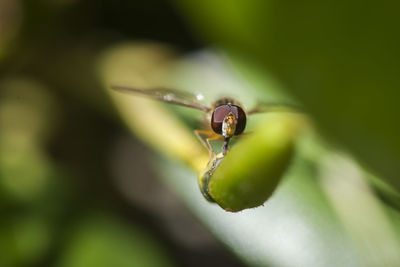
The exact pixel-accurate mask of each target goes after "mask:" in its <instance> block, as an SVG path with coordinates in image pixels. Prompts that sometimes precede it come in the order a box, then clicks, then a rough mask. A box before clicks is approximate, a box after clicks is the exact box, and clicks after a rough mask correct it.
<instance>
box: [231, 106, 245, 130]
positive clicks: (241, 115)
mask: <svg viewBox="0 0 400 267" xmlns="http://www.w3.org/2000/svg"><path fill="white" fill-rule="evenodd" d="M232 108H234V109H235V111H236V113H235V112H233V114H235V117H236V120H237V124H236V131H235V135H239V134H241V133H243V131H244V129H245V128H246V113H245V112H244V110H243V109H242V108H241V107H239V106H232Z"/></svg>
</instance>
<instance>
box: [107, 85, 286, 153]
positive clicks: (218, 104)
mask: <svg viewBox="0 0 400 267" xmlns="http://www.w3.org/2000/svg"><path fill="white" fill-rule="evenodd" d="M112 88H113V89H114V90H116V91H119V92H123V93H131V94H136V95H141V96H144V97H149V98H152V99H155V100H159V101H163V102H166V103H171V104H175V105H180V106H185V107H190V108H194V109H197V110H201V111H202V112H204V114H205V116H206V119H207V121H208V122H209V126H210V129H208V130H206V129H201V130H200V129H198V130H194V133H195V135H196V137H197V138H198V139H199V140H200V142H201V143H202V144H203V146H204V147H205V148H207V150H208V151H209V153H210V158H212V156H213V155H215V152H214V150H213V148H212V146H211V144H210V141H211V140H221V139H222V140H223V146H222V155H223V156H225V155H226V154H227V152H228V149H229V142H230V140H231V139H232V138H233V137H237V136H239V135H241V134H242V133H243V132H244V130H245V128H246V121H247V116H248V115H251V114H255V113H261V112H266V111H267V110H269V109H270V108H274V107H278V108H279V107H281V106H282V105H277V104H268V105H264V106H262V105H258V106H256V107H255V108H253V109H251V110H250V111H248V112H246V111H245V109H244V107H243V106H242V105H241V104H240V103H239V102H238V101H236V100H234V99H233V98H229V97H223V98H220V99H218V100H216V101H214V102H213V103H212V105H211V106H206V105H203V104H202V103H200V102H199V100H200V99H201V97H202V96H201V95H195V94H192V93H189V92H184V91H179V90H174V89H168V88H162V87H160V88H150V89H138V88H134V87H129V86H120V85H115V86H112ZM199 96H200V97H199ZM265 108H267V109H265Z"/></svg>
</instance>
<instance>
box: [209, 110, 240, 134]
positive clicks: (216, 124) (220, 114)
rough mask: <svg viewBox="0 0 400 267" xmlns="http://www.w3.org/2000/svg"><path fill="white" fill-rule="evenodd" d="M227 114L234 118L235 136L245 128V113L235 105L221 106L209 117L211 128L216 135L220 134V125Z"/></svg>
mask: <svg viewBox="0 0 400 267" xmlns="http://www.w3.org/2000/svg"><path fill="white" fill-rule="evenodd" d="M229 113H232V114H233V115H234V116H235V118H236V123H237V124H236V130H235V135H239V134H241V133H242V132H243V131H244V129H245V128H246V113H245V112H244V110H243V109H242V108H241V107H239V106H236V105H221V106H218V107H216V108H215V110H214V112H213V114H212V116H211V128H212V129H213V131H214V132H216V133H217V134H222V123H223V121H224V118H225V116H226V115H228V114H229Z"/></svg>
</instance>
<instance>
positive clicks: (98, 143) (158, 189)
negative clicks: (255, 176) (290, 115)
mask: <svg viewBox="0 0 400 267" xmlns="http://www.w3.org/2000/svg"><path fill="white" fill-rule="evenodd" d="M399 8H400V4H399V3H398V2H396V1H381V2H379V3H378V2H372V1H323V2H321V1H315V0H310V1H302V2H284V1H277V0H268V1H263V0H251V1H245V0H242V1H241V0H238V1H222V0H213V1H210V0H204V1H180V0H170V1H166V0H149V1H127V0H126V1H121V0H119V1H111V0H106V1H95V0H86V1H84V0H53V1H50V0H39V1H28V0H26V1H22V0H1V1H0V266H85V267H86V266H221V265H224V266H246V265H249V266H399V265H400V216H399V215H400V214H399V208H400V196H399V193H398V191H399V190H400V177H399V173H400V124H399V119H398V116H399V114H400V108H399V105H398V103H397V102H398V100H399V99H400V91H399V89H400V81H399V79H398V78H399V73H400V67H399V62H400V52H399V51H400V50H399V47H400V36H399V34H398V25H400V21H399V20H400V19H399V16H398V14H397V13H398V12H397V11H398V10H399ZM114 83H120V84H126V85H130V84H132V85H135V86H151V85H152V86H156V85H166V86H171V87H174V88H179V89H181V90H188V91H191V92H201V93H203V94H204V95H205V97H206V103H210V102H211V101H213V100H214V99H215V98H217V97H220V96H224V95H228V96H232V97H236V98H237V99H240V101H241V102H242V103H243V104H244V105H245V106H246V107H248V108H250V107H251V106H253V105H255V104H256V102H257V101H261V102H269V101H270V102H278V103H279V102H282V103H283V102H285V103H296V104H298V105H301V106H302V107H303V109H304V110H305V111H306V113H307V114H309V117H310V120H311V121H312V126H310V127H309V128H310V129H308V131H307V133H306V134H304V135H302V136H301V137H299V139H298V142H297V147H296V148H297V149H296V150H297V152H296V156H295V157H294V158H293V161H292V163H291V164H290V165H288V166H287V170H286V172H285V175H284V177H283V179H282V181H281V182H280V183H279V185H278V188H277V190H276V192H275V193H274V195H273V196H272V198H271V199H270V200H268V201H267V202H266V203H265V204H264V206H261V207H258V208H255V209H250V210H245V211H242V212H240V213H227V212H226V211H224V210H222V209H221V208H219V207H218V206H216V205H213V204H210V203H208V202H206V201H205V200H204V198H203V197H202V196H201V193H200V191H199V189H198V188H197V181H196V177H197V175H198V174H197V173H196V172H195V171H193V169H196V168H195V167H194V166H197V165H198V162H197V159H198V158H197V156H196V155H199V156H198V157H199V158H200V157H201V155H200V154H201V153H202V152H205V151H200V152H198V154H196V153H197V150H195V149H194V150H193V149H192V148H195V147H196V149H197V146H198V145H199V144H198V143H197V141H196V140H195V139H193V140H194V141H193V140H192V139H191V137H192V132H191V130H192V129H195V128H198V127H200V122H199V120H200V119H201V114H199V113H198V112H196V111H191V110H187V109H185V108H180V107H170V106H167V105H164V106H163V105H161V104H160V105H159V104H155V105H154V106H151V105H152V104H150V103H148V104H147V103H145V104H144V105H145V107H147V108H149V109H150V110H152V111H154V112H155V113H151V112H143V113H141V111H143V110H142V106H141V104H139V102H130V101H135V100H132V98H131V97H129V96H123V97H122V98H121V96H119V98H118V97H116V96H115V95H113V94H111V93H110V92H109V90H108V89H109V86H110V84H114ZM125 99H127V100H125ZM157 112H159V113H157ZM150 113H151V114H150ZM152 114H153V115H152ZM154 114H163V116H165V120H166V121H168V122H169V123H170V128H171V129H168V126H167V127H166V128H165V129H163V131H159V132H156V133H154V136H153V135H149V133H148V132H146V130H145V129H146V125H148V124H149V123H150V124H152V123H154V122H157V119H158V120H160V119H161V117H159V116H155V115H154ZM263 116H268V115H256V116H255V117H254V118H251V119H249V128H250V129H251V128H252V127H253V126H256V125H257V124H260V123H262V121H263V120H262V119H261V117H263ZM162 118H164V117H162ZM172 125H174V126H172ZM175 125H176V127H175ZM149 136H151V138H150V137H149ZM178 136H179V138H180V139H179V138H178ZM187 136H188V137H187ZM174 137H175V139H174ZM181 137H182V138H181ZM186 137H187V138H186ZM177 138H178V140H180V141H181V142H177V141H176V140H177ZM150 139H151V140H150ZM165 142H167V144H166V143H165ZM238 142H240V140H239V141H238ZM144 143H146V144H144ZM188 147H189V148H188ZM191 153H192V154H191ZM251 156H252V155H251V154H250V155H249V157H251ZM198 161H200V159H198ZM266 179H268V177H266Z"/></svg>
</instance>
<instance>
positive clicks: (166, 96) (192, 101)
mask: <svg viewBox="0 0 400 267" xmlns="http://www.w3.org/2000/svg"><path fill="white" fill-rule="evenodd" d="M112 89H114V90H116V91H119V92H123V93H131V94H137V95H142V96H146V97H150V98H153V99H156V100H160V101H163V102H167V103H172V104H176V105H181V106H185V107H191V108H195V109H199V110H202V111H204V112H208V111H210V108H209V107H207V106H205V105H203V104H201V103H199V102H198V101H197V96H196V95H194V94H191V93H189V92H182V91H178V90H173V89H168V88H150V89H138V88H133V87H129V86H120V85H115V86H112Z"/></svg>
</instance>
